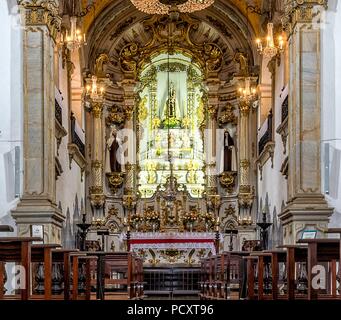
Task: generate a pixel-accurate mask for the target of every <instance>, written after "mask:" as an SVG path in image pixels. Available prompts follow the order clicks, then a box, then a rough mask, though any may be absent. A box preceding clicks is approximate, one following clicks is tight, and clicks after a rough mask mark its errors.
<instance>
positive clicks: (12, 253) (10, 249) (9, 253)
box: [0, 237, 42, 300]
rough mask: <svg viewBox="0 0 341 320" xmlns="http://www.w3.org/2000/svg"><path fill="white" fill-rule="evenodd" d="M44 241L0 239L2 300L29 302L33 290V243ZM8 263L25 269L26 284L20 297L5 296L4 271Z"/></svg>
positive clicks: (0, 291) (15, 238)
mask: <svg viewBox="0 0 341 320" xmlns="http://www.w3.org/2000/svg"><path fill="white" fill-rule="evenodd" d="M35 241H42V239H41V238H17V237H9V238H0V300H1V299H15V300H20V299H21V300H28V299H29V296H30V289H31V246H32V242H35ZM6 263H16V264H19V265H21V266H22V267H23V272H24V275H23V277H24V283H21V286H22V287H23V288H21V289H20V295H17V294H15V295H11V296H5V295H4V285H5V283H4V282H5V281H4V270H5V264H6Z"/></svg>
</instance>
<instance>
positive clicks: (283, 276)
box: [280, 263, 288, 294]
mask: <svg viewBox="0 0 341 320" xmlns="http://www.w3.org/2000/svg"><path fill="white" fill-rule="evenodd" d="M282 266H283V267H282V271H281V272H280V274H281V275H280V281H281V282H282V285H281V287H280V294H286V293H287V292H288V278H287V270H286V264H285V263H283V264H282Z"/></svg>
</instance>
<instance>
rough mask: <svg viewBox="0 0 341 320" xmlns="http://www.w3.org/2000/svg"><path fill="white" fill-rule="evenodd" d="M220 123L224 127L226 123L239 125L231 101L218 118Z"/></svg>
mask: <svg viewBox="0 0 341 320" xmlns="http://www.w3.org/2000/svg"><path fill="white" fill-rule="evenodd" d="M218 121H219V125H220V126H221V127H223V126H224V125H226V124H233V125H237V124H238V120H237V117H236V115H235V114H234V106H233V105H232V104H231V103H228V104H227V105H226V106H225V107H224V108H223V110H222V111H221V114H220V117H219V119H218Z"/></svg>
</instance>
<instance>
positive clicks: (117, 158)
mask: <svg viewBox="0 0 341 320" xmlns="http://www.w3.org/2000/svg"><path fill="white" fill-rule="evenodd" d="M124 163H125V159H124V149H123V139H122V137H121V135H120V131H118V130H117V129H116V128H112V130H111V132H110V136H109V138H108V140H107V144H106V160H105V170H106V172H109V173H110V172H122V173H124V172H125V166H124Z"/></svg>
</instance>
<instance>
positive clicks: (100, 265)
mask: <svg viewBox="0 0 341 320" xmlns="http://www.w3.org/2000/svg"><path fill="white" fill-rule="evenodd" d="M87 254H88V255H94V256H96V257H97V263H96V265H92V270H91V271H92V272H93V273H94V272H95V271H96V272H95V273H96V279H93V280H92V286H93V287H96V299H97V300H106V299H108V300H129V299H142V298H143V285H144V283H143V264H142V260H141V259H140V258H138V257H137V256H136V255H135V254H133V253H130V252H89V253H87ZM95 269H96V270H95Z"/></svg>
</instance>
